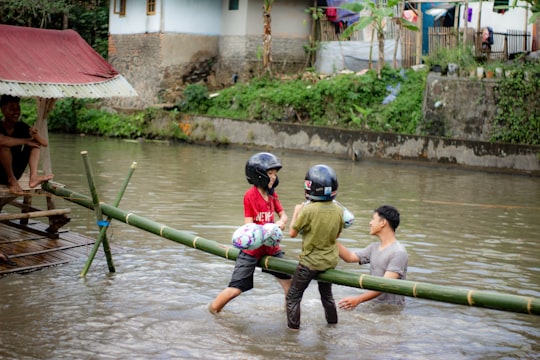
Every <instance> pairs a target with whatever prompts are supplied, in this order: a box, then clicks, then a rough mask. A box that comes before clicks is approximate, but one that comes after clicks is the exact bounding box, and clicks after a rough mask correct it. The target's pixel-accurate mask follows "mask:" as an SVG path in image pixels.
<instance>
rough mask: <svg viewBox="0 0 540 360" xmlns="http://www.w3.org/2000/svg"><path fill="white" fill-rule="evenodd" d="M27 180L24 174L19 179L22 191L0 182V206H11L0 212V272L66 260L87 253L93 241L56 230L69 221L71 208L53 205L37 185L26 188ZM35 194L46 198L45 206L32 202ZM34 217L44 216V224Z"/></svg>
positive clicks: (16, 270) (27, 268)
mask: <svg viewBox="0 0 540 360" xmlns="http://www.w3.org/2000/svg"><path fill="white" fill-rule="evenodd" d="M28 180H29V179H28V176H27V174H25V175H23V177H22V178H21V179H20V180H19V184H20V185H21V187H22V189H23V193H22V194H13V193H11V192H10V191H9V189H8V188H7V186H5V185H0V210H3V209H4V207H5V206H10V207H11V210H12V211H11V212H5V211H1V212H0V234H1V235H0V253H1V254H2V255H3V256H2V255H0V276H1V275H6V274H10V273H24V272H29V271H34V270H39V269H41V268H43V267H48V266H55V265H60V264H65V263H68V262H70V261H73V260H75V259H78V258H80V257H81V256H87V255H88V254H87V253H88V249H87V248H88V247H89V246H90V247H91V246H92V245H93V244H94V243H95V240H93V239H91V238H87V237H84V236H81V235H79V234H75V233H71V232H69V231H60V228H61V227H62V226H64V225H65V224H67V223H68V222H69V220H70V219H69V217H68V216H67V215H68V214H69V213H70V212H71V210H70V209H55V208H54V204H53V202H52V199H51V195H50V194H49V193H45V192H43V190H42V189H41V187H39V186H38V187H36V188H30V187H29V186H28ZM35 196H38V197H41V198H43V197H44V198H46V202H47V209H46V210H42V209H40V208H37V207H35V206H34V205H33V204H32V199H33V197H35ZM20 198H22V199H20ZM37 218H47V219H48V220H49V223H48V225H47V224H45V223H43V222H38V221H35V219H37ZM4 256H6V257H7V259H4V258H3V257H4Z"/></svg>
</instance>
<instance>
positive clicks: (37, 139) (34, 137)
mask: <svg viewBox="0 0 540 360" xmlns="http://www.w3.org/2000/svg"><path fill="white" fill-rule="evenodd" d="M30 136H31V137H32V140H34V141H35V142H37V143H38V144H39V145H41V146H45V147H46V146H48V145H49V142H48V141H47V139H45V138H44V137H43V136H41V135H39V132H38V131H37V129H36V128H33V127H32V128H30Z"/></svg>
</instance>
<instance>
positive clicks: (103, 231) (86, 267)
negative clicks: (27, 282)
mask: <svg viewBox="0 0 540 360" xmlns="http://www.w3.org/2000/svg"><path fill="white" fill-rule="evenodd" d="M136 168H137V163H136V162H135V161H134V162H133V163H132V164H131V166H130V168H129V172H128V175H127V176H126V178H125V179H124V183H123V184H122V186H121V187H120V191H119V192H118V194H117V195H116V199H115V200H114V203H113V206H115V207H118V205H120V201H121V200H122V197H123V196H124V193H125V191H126V188H127V186H128V184H129V180H130V179H131V176H132V175H133V172H134V171H135V169H136ZM111 220H112V219H111V217H107V220H106V222H107V223H110V222H111ZM106 236H107V226H102V227H101V229H100V231H99V236H98V239H97V240H96V242H95V243H94V246H93V247H92V251H90V255H88V259H87V260H86V264H85V265H84V268H83V270H82V272H81V275H80V276H81V277H85V276H86V274H87V273H88V270H89V269H90V265H92V261H94V257H95V256H96V253H97V251H98V249H99V246H100V245H101V243H102V242H103V239H105V238H106Z"/></svg>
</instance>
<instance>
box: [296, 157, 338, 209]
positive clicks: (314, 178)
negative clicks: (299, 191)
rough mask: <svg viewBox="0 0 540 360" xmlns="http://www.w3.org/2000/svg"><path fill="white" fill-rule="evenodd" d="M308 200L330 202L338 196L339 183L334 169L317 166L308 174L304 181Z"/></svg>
mask: <svg viewBox="0 0 540 360" xmlns="http://www.w3.org/2000/svg"><path fill="white" fill-rule="evenodd" d="M304 189H305V190H306V199H308V200H312V201H330V200H334V198H335V197H336V195H337V189H338V181H337V176H336V173H335V172H334V169H332V168H331V167H330V166H326V165H315V166H312V167H311V169H309V170H308V172H307V173H306V180H305V181H304Z"/></svg>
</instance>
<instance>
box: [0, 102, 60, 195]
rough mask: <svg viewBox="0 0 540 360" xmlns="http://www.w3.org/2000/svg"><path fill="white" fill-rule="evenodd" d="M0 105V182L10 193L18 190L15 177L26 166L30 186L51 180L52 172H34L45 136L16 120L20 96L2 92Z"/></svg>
mask: <svg viewBox="0 0 540 360" xmlns="http://www.w3.org/2000/svg"><path fill="white" fill-rule="evenodd" d="M0 109H1V111H2V115H3V119H2V121H1V122H0V165H1V166H0V184H2V185H7V186H8V188H9V190H10V191H11V192H12V193H21V192H22V188H21V185H20V184H19V179H20V178H21V176H22V174H23V173H24V170H25V169H26V167H27V166H29V167H30V181H29V183H28V185H29V186H30V187H31V188H34V187H36V186H38V185H40V184H42V183H43V182H45V181H48V180H51V179H52V178H53V175H52V174H48V175H39V174H38V163H39V153H40V148H41V147H42V146H47V145H48V142H47V139H45V138H44V137H42V136H41V135H39V133H38V131H37V130H36V129H35V128H31V127H30V126H28V125H27V124H25V123H24V122H22V121H20V117H21V107H20V99H19V98H18V97H15V96H11V95H2V97H1V98H0Z"/></svg>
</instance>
